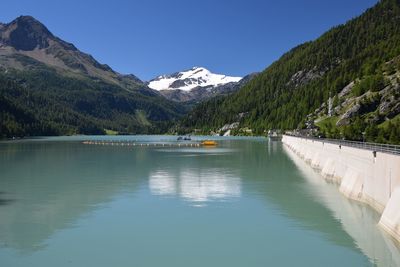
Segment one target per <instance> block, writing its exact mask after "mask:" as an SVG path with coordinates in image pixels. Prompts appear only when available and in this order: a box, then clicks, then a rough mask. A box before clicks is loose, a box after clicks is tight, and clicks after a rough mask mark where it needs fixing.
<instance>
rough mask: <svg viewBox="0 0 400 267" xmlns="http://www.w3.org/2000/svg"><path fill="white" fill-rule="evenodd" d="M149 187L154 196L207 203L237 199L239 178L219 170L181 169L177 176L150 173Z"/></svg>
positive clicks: (157, 172)
mask: <svg viewBox="0 0 400 267" xmlns="http://www.w3.org/2000/svg"><path fill="white" fill-rule="evenodd" d="M149 187H150V190H151V192H152V193H153V194H155V195H179V196H180V197H182V198H183V199H185V200H187V201H189V202H196V203H197V204H199V202H208V201H215V200H225V199H227V198H231V197H239V196H240V192H241V188H240V178H238V177H235V176H233V175H230V174H229V173H227V172H223V171H221V170H219V169H209V170H202V169H200V170H194V169H183V170H181V171H180V172H179V173H178V174H177V175H174V174H173V173H169V172H166V171H161V170H158V171H155V172H152V173H150V176H149Z"/></svg>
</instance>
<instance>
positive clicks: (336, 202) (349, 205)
mask: <svg viewBox="0 0 400 267" xmlns="http://www.w3.org/2000/svg"><path fill="white" fill-rule="evenodd" d="M285 151H286V153H287V154H288V155H289V156H290V158H291V160H292V161H293V162H294V163H295V164H296V166H297V167H298V168H299V169H300V171H301V172H302V173H303V176H304V177H305V178H306V179H307V181H308V182H309V183H310V184H312V186H308V187H307V188H308V190H310V191H311V192H312V193H313V195H315V196H316V197H317V198H318V201H319V202H321V203H323V204H324V205H325V206H326V207H327V208H329V209H330V210H331V211H332V212H333V215H334V216H335V218H336V219H337V220H339V221H340V222H341V223H342V226H343V228H344V230H345V231H346V232H347V233H348V234H349V235H350V236H351V237H352V238H353V239H354V241H355V242H356V244H357V246H358V247H359V248H360V249H361V250H362V251H363V253H364V254H365V255H367V256H368V257H369V258H370V259H371V261H373V262H374V264H376V265H377V266H400V251H399V248H398V246H397V244H396V243H395V241H393V240H392V239H391V238H390V236H388V235H387V234H386V233H384V232H383V231H382V230H381V229H379V228H378V225H377V224H378V221H379V214H377V213H376V212H374V211H372V210H371V208H370V207H368V206H366V205H365V204H363V203H358V202H355V201H352V200H349V199H346V198H345V197H344V196H343V195H341V194H339V193H338V188H337V186H336V185H335V184H328V183H327V182H326V181H325V180H324V179H323V178H322V176H321V175H319V174H318V173H317V172H315V171H314V170H313V169H312V168H311V167H310V166H309V165H307V164H305V163H304V161H303V160H302V159H300V158H299V157H298V156H297V155H296V154H294V152H293V151H291V150H290V149H288V148H287V147H285Z"/></svg>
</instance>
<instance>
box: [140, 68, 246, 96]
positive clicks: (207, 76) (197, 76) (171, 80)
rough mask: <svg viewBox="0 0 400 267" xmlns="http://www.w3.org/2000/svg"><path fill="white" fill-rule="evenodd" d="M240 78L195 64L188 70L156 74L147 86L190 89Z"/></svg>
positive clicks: (236, 80) (158, 88) (225, 82)
mask: <svg viewBox="0 0 400 267" xmlns="http://www.w3.org/2000/svg"><path fill="white" fill-rule="evenodd" d="M241 79H242V77H231V76H226V75H222V74H215V73H212V72H211V71H209V70H208V69H206V68H204V67H199V66H195V67H193V68H191V69H189V70H185V71H181V72H176V73H173V74H170V75H161V76H158V77H157V78H155V79H153V80H151V81H150V82H149V84H148V86H149V87H150V88H152V89H154V90H177V89H179V90H183V91H190V90H192V89H194V88H196V87H210V86H211V87H215V86H219V85H223V84H227V83H230V82H238V81H240V80H241Z"/></svg>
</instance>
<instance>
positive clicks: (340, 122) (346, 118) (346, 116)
mask: <svg viewBox="0 0 400 267" xmlns="http://www.w3.org/2000/svg"><path fill="white" fill-rule="evenodd" d="M360 108H361V105H360V104H359V103H356V104H354V105H353V106H351V107H350V108H349V109H348V110H347V111H346V112H345V113H344V114H343V115H342V116H340V119H339V120H338V121H337V123H336V126H342V125H346V124H348V123H349V121H350V119H351V118H352V117H354V116H355V115H357V114H358V112H359V110H360Z"/></svg>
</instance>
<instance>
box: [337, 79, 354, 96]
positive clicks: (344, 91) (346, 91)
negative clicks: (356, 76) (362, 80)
mask: <svg viewBox="0 0 400 267" xmlns="http://www.w3.org/2000/svg"><path fill="white" fill-rule="evenodd" d="M354 85H355V82H354V81H352V82H351V83H349V84H348V85H346V86H345V87H344V88H343V89H342V91H340V93H339V94H338V96H339V97H343V96H345V95H348V94H349V93H350V92H351V90H352V89H353V87H354Z"/></svg>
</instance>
